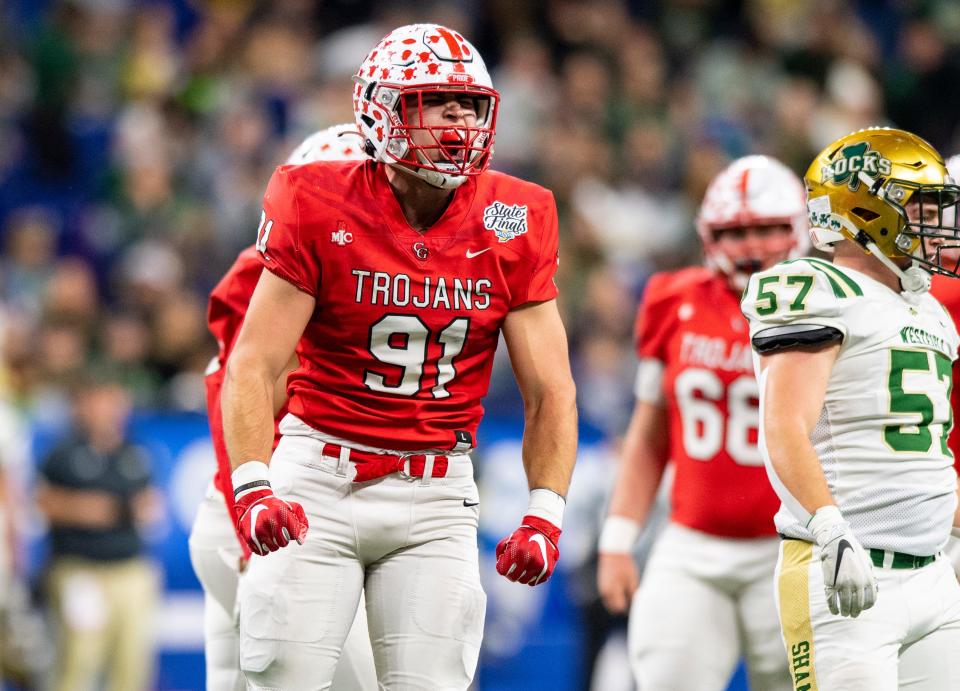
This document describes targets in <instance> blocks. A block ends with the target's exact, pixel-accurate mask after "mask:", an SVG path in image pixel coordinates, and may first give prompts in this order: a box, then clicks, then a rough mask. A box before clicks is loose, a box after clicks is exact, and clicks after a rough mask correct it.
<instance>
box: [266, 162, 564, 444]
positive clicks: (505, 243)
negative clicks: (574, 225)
mask: <svg viewBox="0 0 960 691" xmlns="http://www.w3.org/2000/svg"><path fill="white" fill-rule="evenodd" d="M557 243H558V235H557V214H556V206H555V204H554V201H553V195H552V194H551V193H550V192H549V191H547V190H545V189H543V188H542V187H539V186H537V185H534V184H532V183H529V182H525V181H523V180H518V179H516V178H513V177H510V176H508V175H503V174H501V173H495V172H486V173H484V174H482V175H480V176H477V177H472V178H469V179H468V180H467V181H466V182H465V183H464V184H463V185H461V186H460V187H459V188H458V189H457V190H456V191H455V192H454V194H453V198H452V200H451V202H450V204H449V206H448V207H447V209H446V211H445V212H444V213H443V216H442V217H441V218H440V220H439V221H437V222H436V223H435V224H434V225H433V226H432V227H431V228H430V229H429V230H428V231H426V232H423V233H421V232H418V231H416V230H414V229H413V228H411V227H410V225H409V224H408V223H407V221H406V219H405V217H404V215H403V212H402V211H401V209H400V205H399V203H398V201H397V199H396V197H395V196H394V194H393V189H392V188H391V187H390V185H389V183H388V182H387V178H386V173H385V167H384V165H383V164H378V163H374V162H372V161H364V162H316V163H310V164H307V165H303V166H281V167H280V168H278V169H277V171H276V172H275V173H274V175H273V178H272V179H271V181H270V185H269V187H268V188H267V193H266V196H265V197H264V215H263V217H262V221H261V225H260V229H259V232H258V235H257V248H258V249H259V250H260V253H261V261H262V262H263V265H264V266H265V267H266V268H267V269H268V270H269V271H271V272H273V273H274V274H276V275H277V276H279V277H281V278H283V279H285V280H286V281H289V282H290V283H292V284H293V285H295V286H297V288H299V289H300V290H302V291H303V292H305V293H308V294H310V295H312V296H313V297H314V298H316V301H317V305H316V310H315V312H314V314H313V316H312V317H311V319H310V321H309V323H308V324H307V327H306V329H305V331H304V335H303V338H302V339H301V340H300V344H299V346H298V348H297V354H298V355H299V357H300V363H301V366H300V368H299V369H297V370H295V371H294V372H293V373H292V374H291V375H290V378H289V379H288V383H287V387H288V388H287V390H288V393H289V407H290V412H291V413H293V414H294V415H296V416H298V417H299V418H301V419H302V420H304V422H306V423H307V424H309V425H310V426H312V427H314V428H316V429H319V430H321V431H323V432H326V433H328V434H332V435H335V436H337V437H341V438H343V439H347V440H350V441H353V442H356V443H361V444H366V445H370V446H375V447H380V448H388V449H397V450H401V451H411V450H418V449H450V448H454V447H458V448H462V447H463V444H465V443H471V441H472V440H473V438H474V437H475V435H476V429H477V425H478V424H479V422H480V418H481V416H482V414H483V407H482V406H481V405H480V399H481V398H482V397H483V396H484V395H485V394H486V392H487V388H488V386H489V382H490V369H491V366H492V364H493V354H494V351H495V349H496V347H497V340H498V337H499V332H500V327H501V325H502V324H503V320H504V318H505V317H506V316H507V313H508V312H509V311H510V310H511V309H514V308H516V307H519V306H521V305H523V304H525V303H528V302H535V301H546V300H551V299H553V298H555V297H556V295H557V288H556V285H555V284H554V280H553V278H554V274H555V273H556V269H557Z"/></svg>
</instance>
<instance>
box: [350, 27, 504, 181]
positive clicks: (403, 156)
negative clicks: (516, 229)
mask: <svg viewBox="0 0 960 691" xmlns="http://www.w3.org/2000/svg"><path fill="white" fill-rule="evenodd" d="M354 82H356V84H355V86H354V90H353V113H354V116H355V117H356V122H357V128H358V129H359V130H360V133H361V135H362V136H363V138H364V145H365V148H366V152H367V154H368V155H369V156H370V157H371V158H373V159H374V160H376V161H382V162H384V163H388V164H392V165H398V167H400V168H402V169H403V170H404V171H406V172H410V173H412V174H414V175H416V176H418V177H420V178H421V179H423V180H426V181H427V182H428V183H430V184H431V185H433V186H434V187H440V188H454V187H458V186H459V185H461V184H463V182H464V181H465V180H466V179H467V176H469V175H478V174H480V173H482V172H483V171H484V170H486V169H487V167H488V166H489V165H490V156H491V154H492V153H493V137H494V132H495V130H496V122H497V109H498V104H499V101H500V95H499V94H498V93H497V91H496V90H495V89H494V88H493V83H492V82H491V81H490V75H489V74H488V73H487V68H486V65H484V63H483V58H481V57H480V54H479V53H478V52H477V50H476V49H475V48H474V47H473V46H472V45H471V44H470V42H469V41H467V40H466V39H465V38H464V37H463V36H462V35H460V34H459V33H458V32H456V31H454V30H452V29H448V28H446V27H443V26H439V25H437V24H411V25H409V26H402V27H400V28H399V29H394V30H393V31H391V32H390V33H389V34H387V35H386V36H385V37H384V38H383V40H381V41H380V43H378V44H377V46H376V47H375V48H374V49H373V50H372V51H370V54H369V55H367V57H366V59H365V60H364V61H363V63H362V64H361V65H360V69H359V70H358V71H357V74H356V75H355V76H354ZM431 92H455V93H457V94H466V95H467V96H469V97H471V98H473V99H474V102H475V103H476V112H477V122H476V126H475V127H455V128H450V127H430V126H426V125H424V124H423V122H422V120H421V121H417V122H411V118H414V119H416V118H415V114H416V113H417V112H421V108H419V107H417V108H410V112H408V102H409V100H408V98H407V97H408V96H414V97H416V99H417V104H418V106H422V103H423V101H422V99H423V95H424V94H425V93H431ZM414 132H423V133H427V134H428V135H429V141H430V144H429V145H427V146H420V145H417V144H415V143H414V140H413V137H412V136H411V135H413V134H414ZM428 150H429V151H428ZM437 151H439V152H440V156H439V158H440V159H441V160H436V161H435V160H432V158H433V157H431V155H430V152H434V153H436V152H437Z"/></svg>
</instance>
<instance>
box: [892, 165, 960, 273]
mask: <svg viewBox="0 0 960 691" xmlns="http://www.w3.org/2000/svg"><path fill="white" fill-rule="evenodd" d="M881 193H882V195H883V198H884V199H885V200H886V201H887V203H888V204H890V205H891V206H893V207H894V208H895V209H896V210H897V212H898V214H899V215H900V216H901V217H902V219H903V228H902V229H901V230H900V233H899V235H898V236H897V237H896V238H895V239H894V245H895V246H896V248H897V249H898V250H899V251H901V252H902V253H903V254H904V255H906V256H908V257H910V258H911V259H913V260H914V261H915V262H917V263H919V264H920V265H922V266H923V267H924V268H925V269H926V270H927V271H929V272H930V273H937V274H942V275H944V276H950V277H952V278H960V226H958V214H957V205H958V204H960V187H958V186H957V185H955V184H953V183H952V182H949V183H945V184H943V185H925V184H918V183H915V182H911V181H908V180H896V179H894V180H889V181H888V182H887V183H886V184H885V185H883V187H882V191H881Z"/></svg>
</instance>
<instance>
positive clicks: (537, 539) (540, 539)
mask: <svg viewBox="0 0 960 691" xmlns="http://www.w3.org/2000/svg"><path fill="white" fill-rule="evenodd" d="M528 542H532V543H534V544H535V545H536V546H537V547H539V548H540V556H542V557H543V570H542V571H541V572H540V575H539V576H537V577H536V578H534V579H533V581H532V582H533V583H539V582H540V579H541V578H543V574H545V573H546V572H547V566H548V565H549V562H548V561H547V539H546V538H545V537H544V536H543V535H541V534H540V533H537V534H536V535H531V536H530V538H529V540H528Z"/></svg>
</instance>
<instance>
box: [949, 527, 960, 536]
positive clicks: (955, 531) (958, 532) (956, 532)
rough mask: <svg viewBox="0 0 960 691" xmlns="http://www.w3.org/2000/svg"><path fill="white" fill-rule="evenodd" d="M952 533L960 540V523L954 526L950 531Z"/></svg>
mask: <svg viewBox="0 0 960 691" xmlns="http://www.w3.org/2000/svg"><path fill="white" fill-rule="evenodd" d="M950 535H952V536H953V537H954V538H955V539H957V540H960V525H955V526H953V529H952V530H951V531H950Z"/></svg>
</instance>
